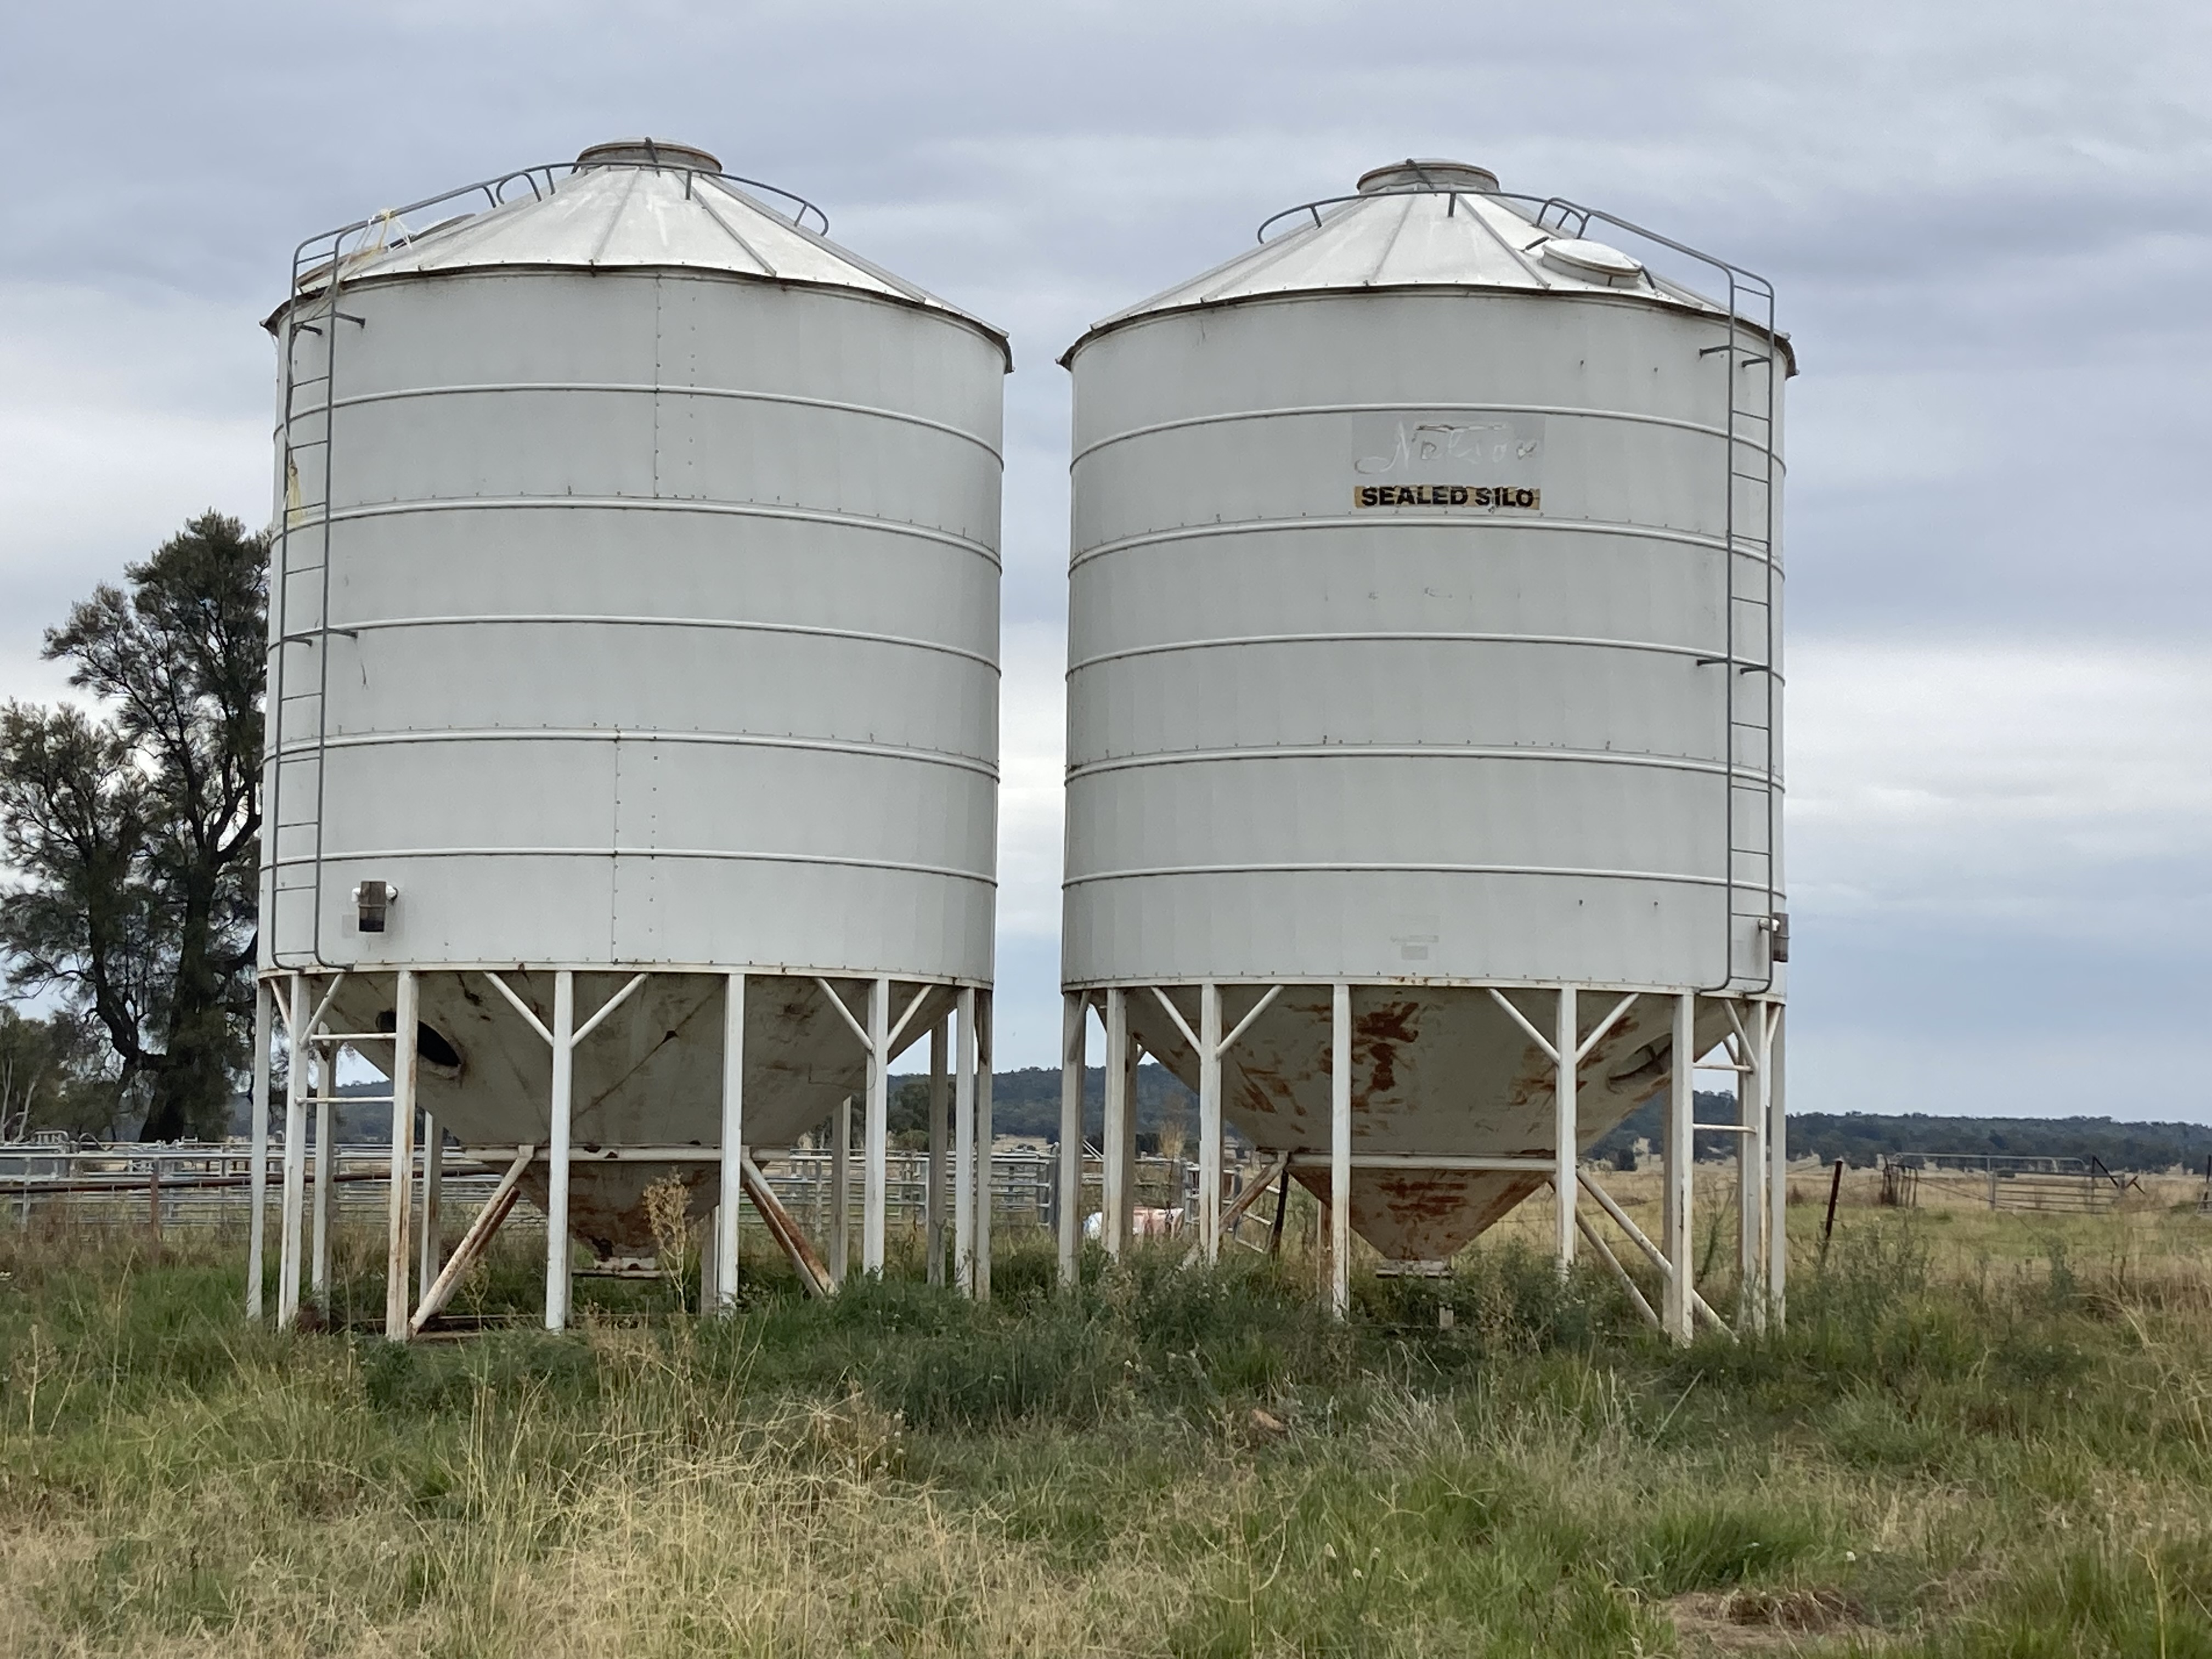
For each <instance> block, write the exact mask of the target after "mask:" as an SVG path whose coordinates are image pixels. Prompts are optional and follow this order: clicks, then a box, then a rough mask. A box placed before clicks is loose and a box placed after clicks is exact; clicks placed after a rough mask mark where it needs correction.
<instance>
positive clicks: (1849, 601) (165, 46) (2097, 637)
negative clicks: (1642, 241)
mask: <svg viewBox="0 0 2212 1659" xmlns="http://www.w3.org/2000/svg"><path fill="white" fill-rule="evenodd" d="M641 132H649V133H651V134H652V135H653V136H655V137H671V138H679V139H682V140H685V141H688V142H691V143H698V144H701V145H703V146H704V147H706V148H707V149H712V150H714V152H715V153H716V154H718V155H720V157H721V158H722V160H723V162H724V165H725V166H726V167H729V168H730V169H731V170H732V171H734V172H738V173H749V174H751V175H754V176H756V177H760V178H764V179H772V180H775V181H776V182H778V183H781V184H784V185H788V186H789V187H790V188H792V189H793V190H796V191H801V192H802V193H804V194H805V195H807V196H809V197H812V198H813V199H814V200H816V201H818V202H820V203H821V204H823V206H824V207H825V208H827V210H829V214H830V216H831V218H832V220H833V222H834V224H835V229H836V236H837V238H838V240H841V241H842V242H844V243H846V244H847V245H848V246H851V247H853V248H854V249H855V250H857V251H859V252H863V253H865V254H866V255H867V256H869V257H870V258H873V259H875V260H877V261H878V262H879V263H882V264H886V265H889V266H890V267H891V268H893V269H895V270H898V271H899V272H901V273H902V274H903V275H905V276H908V277H911V278H912V279H914V280H915V281H917V282H919V283H922V284H924V285H925V286H927V287H928V288H931V289H934V290H935V291H937V292H938V293H939V294H941V295H945V296H946V297H947V298H948V299H950V300H951V301H955V302H956V303H957V304H959V305H961V306H963V307H967V308H968V309H969V310H972V311H974V312H975V313H979V314H981V315H982V316H984V317H987V318H989V319H992V320H994V322H997V323H999V324H1000V325H1003V326H1005V327H1006V328H1008V329H1009V330H1010V331H1012V336H1013V340H1014V348H1015V353H1016V361H1017V364H1018V373H1017V374H1015V376H1014V377H1013V378H1012V380H1010V381H1009V382H1008V386H1007V395H1008V422H1007V425H1008V448H1007V465H1006V501H1007V513H1006V547H1005V550H1006V641H1005V643H1006V681H1005V690H1006V719H1005V730H1006V794H1005V799H1004V806H1003V812H1002V823H1003V830H1002V841H1001V847H1000V866H1001V872H1002V877H1003V884H1002V887H1001V898H1000V968H999V976H1000V1010H1001V1013H1000V1024H1001V1042H1000V1048H1001V1063H1002V1064H1023V1063H1029V1064H1038V1063H1046V1062H1048V1061H1049V1060H1051V1059H1052V1058H1053V1054H1054V1046H1055V1043H1056V1040H1057V1022H1058V1006H1057V996H1056V992H1057V963H1058V942H1057V932H1058V922H1059V892H1058V880H1059V865H1060V808H1059V793H1060V791H1059V778H1058V775H1059V768H1060V741H1061V730H1060V720H1061V712H1060V710H1061V702H1060V697H1061V690H1060V670H1061V665H1062V664H1063V661H1064V657H1063V654H1062V636H1063V624H1064V617H1065V609H1066V607H1065V597H1064V590H1065V582H1064V569H1065V559H1066V426H1067V389H1066V376H1065V374H1063V372H1062V371H1061V370H1060V369H1059V368H1057V367H1055V366H1054V362H1053V360H1054V358H1055V357H1056V356H1058V355H1059V353H1060V351H1061V350H1062V349H1065V348H1066V345H1067V344H1068V343H1069V342H1070V341H1071V340H1073V338H1074V337H1075V336H1076V335H1077V334H1078V333H1079V332H1080V331H1081V330H1082V329H1083V328H1084V326H1085V325H1087V324H1088V323H1089V322H1091V320H1093V319H1096V318H1097V317H1100V316H1103V315H1104V314H1106V313H1109V312H1110V311H1112V310H1115V309H1117V308H1118V307H1121V306H1122V305H1125V304H1127V303H1128V302H1130V301H1133V300H1135V299H1138V298H1140V297H1142V296H1143V295H1147V294H1150V293H1152V292H1153V291H1155V290H1157V289H1161V288H1163V287H1165V286H1166V285H1168V284H1169V283H1171V282H1173V281H1175V280H1176V279H1178V278H1181V277H1183V276H1188V275H1191V274H1193V273H1194V272H1196V271H1198V270H1200V269H1203V268H1205V267H1206V266H1210V265H1212V264H1215V263H1217V262H1218V261H1219V260H1221V259H1223V258H1226V257H1228V256H1229V255H1231V254H1232V253H1234V252H1237V250H1238V249H1239V248H1241V247H1243V246H1248V245H1249V240H1250V238H1251V234H1252V231H1253V228H1254V227H1255V224H1256V223H1257V222H1259V221H1260V220H1261V218H1263V217H1265V216H1267V215H1268V214H1270V213H1272V212H1273V211H1275V210H1277V209H1279V208H1281V207H1284V206H1285V205H1288V204H1292V203H1295V202H1298V201H1302V200H1304V199H1306V198H1309V197H1315V196H1321V195H1331V194H1338V193H1341V192H1343V191H1347V190H1349V189H1350V188H1351V185H1352V180H1353V179H1354V178H1355V177H1356V176H1357V175H1358V173H1360V172H1361V171H1362V170H1363V169H1364V168H1366V167H1371V166H1373V165H1375V164H1376V163H1378V162H1381V161H1386V160H1389V159H1392V158H1395V157H1399V156H1404V155H1438V156H1450V157H1456V158H1459V159H1462V160H1467V161H1476V162H1480V163H1482V164H1484V165H1486V166H1488V167H1492V168H1493V169H1494V170H1495V171H1497V172H1498V174H1499V175H1500V176H1501V178H1502V179H1504V184H1505V187H1506V188H1507V189H1509V190H1517V191H1534V192H1536V193H1539V194H1552V193H1558V194H1562V195H1566V196H1570V197H1576V198H1577V199H1580V200H1583V201H1585V202H1589V203H1593V204H1598V205H1601V206H1604V207H1607V208H1608V209H1610V210H1613V211H1615V212H1618V213H1620V214H1622V215H1623V216H1626V217H1629V218H1632V219H1635V220H1638V221H1640V222H1644V223H1646V224H1650V225H1653V226H1655V227H1658V228H1663V229H1666V230H1668V232H1670V233H1671V234H1674V235H1675V236H1677V237H1678V238H1680V239H1681V240H1686V241H1689V242H1692V243H1695V244H1699V245H1702V246H1708V247H1711V248H1712V249H1714V250H1716V251H1718V252H1723V253H1725V254H1726V255H1728V256H1729V257H1730V258H1734V259H1735V260H1736V261H1737V262H1738V263H1740V264H1746V265H1748V266H1750V267H1752V268H1753V269H1754V270H1760V271H1762V272H1765V273H1766V274H1768V275H1771V276H1772V277H1773V278H1774V280H1775V281H1776V283H1777V284H1778V288H1779V289H1780V293H1781V302H1782V315H1783V325H1784V327H1786V328H1788V329H1790V331H1791V332H1792V334H1793V335H1794V337H1795V339H1796V345H1797V349H1798V351H1799V355H1800V359H1801V363H1802V370H1803V373H1802V377H1801V378H1800V379H1798V380H1796V381H1794V382H1793V383H1792V384H1791V386H1790V403H1791V410H1790V439H1789V446H1790V456H1789V459H1790V495H1789V500H1788V508H1787V510H1788V523H1789V532H1788V556H1789V561H1790V573H1791V574H1790V606H1791V611H1790V621H1791V635H1790V659H1791V670H1792V671H1791V684H1790V721H1791V726H1790V752H1789V757H1788V764H1789V775H1790V789H1791V794H1790V818H1789V824H1790V866H1791V875H1792V883H1791V885H1792V889H1793V893H1792V912H1793V915H1792V931H1793V935H1794V939H1793V944H1794V954H1795V958H1796V960H1795V962H1794V963H1793V972H1794V980H1793V986H1792V994H1793V1003H1792V1008H1793V1026H1792V1030H1793V1036H1792V1048H1791V1054H1790V1059H1791V1065H1792V1073H1793V1077H1792V1097H1791V1103H1792V1105H1793V1106H1794V1107H1796V1108H1797V1109H1802V1110H1834V1109H1853V1108H1859V1109H1923V1110H1932V1111H1953V1112H1965V1111H2003V1110H2014V1109H2017V1110H2023V1111H2033V1112H2059V1111H2069V1110H2087V1111H2094V1112H2110V1113H2112V1114H2114V1115H2119V1116H2123V1117H2131V1118H2140V1117H2188V1118H2194V1119H2197V1120H2212V1066H2207V1065H2206V1064H2205V1062H2204V1059H2203V1048H2204V1044H2205V1032H2206V1029H2207V1026H2208V1024H2212V1022H2208V1018H2207V1005H2208V1000H2212V999H2209V996H2208V994H2212V652H2208V649H2207V647H2208V640H2212V558H2208V542H2212V532H2208V526H2212V464H2208V458H2212V7H2207V6H2205V5H2204V4H2203V3H2202V0H2170V3H2145V4H2135V3H2112V0H2106V3H2102V4H2100V5H2098V6H2096V7H2093V8H2091V7H2085V6H2082V5H2080V4H2070V5H2059V4H2056V3H2049V0H2008V3H2003V4H1978V3H1967V0H1953V3H1948V4H1945V5H1941V6H1930V5H1927V4H1925V3H1917V0H1915V3H1897V0H1854V3H1850V4H1848V5H1845V4H1835V3H1793V4H1785V5H1777V4H1772V3H1709V4H1703V5H1668V4H1661V3H1650V0H1639V3H1635V4H1621V5H1577V4H1571V3H1560V4H1551V5H1540V6H1526V7H1514V8H1507V7H1504V6H1500V5H1496V4H1489V5H1480V4H1478V5H1465V6H1455V7H1446V6H1441V5H1415V4H1401V5H1395V6H1383V5H1369V6H1352V5H1332V4H1312V3H1299V0H1270V3H1267V4H1266V5H1242V4H1209V3H1206V0H1179V3H1173V4H1156V3H1150V0H1116V3H1113V4H1110V5H1109V4H1092V5H1054V4H1050V3H1042V0H1030V3H1022V4H1015V3H1008V4H969V5H957V6H955V5H929V4H914V3H908V4H901V5H896V6H894V5H890V4H882V5H841V4H835V3H819V0H817V3H810V4H791V5H747V4H744V3H723V4H719V5H690V4H652V3H634V0H633V3H627V4H623V5H620V6H615V5H603V4H563V3H559V0H538V3H532V4H477V3H470V0H438V3H435V4H432V3H422V4H403V5H379V4H376V3H374V0H365V3H357V4H355V5H352V6H349V7H347V8H344V9H343V10H341V9H338V8H335V7H331V8H325V7H318V6H314V5H307V6H301V5H299V4H296V3H295V4H291V5H287V6H283V7H278V6H274V5H258V4H251V5H250V4H235V3H222V0H199V3H195V4H192V5H189V6H179V5H174V4H161V5H155V4H150V3H147V4H112V3H101V0H89V3H88V0H74V3H71V4H69V5H66V6H35V7H34V6H30V5H15V6H11V7H9V8H8V9H6V11H5V14H4V17H0V136H4V139H5V143H6V148H7V153H8V155H9V158H10V162H11V165H10V167H9V180H10V182H9V186H8V188H7V190H6V191H5V193H4V196H0V695H5V696H26V697H42V696H52V695H53V694H54V693H55V692H56V691H57V690H58V689H59V678H58V675H57V673H56V672H55V671H54V670H53V668H52V666H51V665H46V664H43V663H41V662H40V661H39V660H38V643H39V634H40V629H41V628H43V627H44V626H45V625H46V624H47V623H50V622H52V621H53V620H55V619H56V618H58V616H59V615H60V614H61V612H62V611H63V610H64V607H65V606H66V605H67V604H68V603H69V601H70V599H73V598H75V597H76V596H77V595H79V594H81V593H82V592H84V591H85V590H86V589H87V588H88V587H89V586H91V584H92V583H94V581H96V580H101V579H104V578H110V577H112V576H114V575H115V574H117V573H118V571H119V569H120V567H121V566H122V564H123V563H124V562H125V560H126V559H130V558H132V557H135V556H140V555H142V554H143V553H144V552H145V551H146V550H149V548H150V547H151V546H153V545H154V544H155V543H157V542H158V541H159V540H160V539H161V538H162V537H163V536H164V535H166V534H167V533H168V532H170V531H172V530H173V528H174V527H175V526H177V525H178V524H179V522H180V521H181V520H183V519H184V518H185V517H186V516H187V515H188V514H190V513H194V512H196V511H198V510H200V509H202V508H204V507H207V506H210V505H214V506H216V507H222V508H223V509H225V510H226V511H229V512H232V513H237V514H239V515H240V516H241V517H243V518H246V520H249V521H250V522H253V523H257V524H258V523H259V522H261V521H262V520H264V519H265V518H266V516H267V513H268V501H269V495H270V491H269V487H268V483H267V476H266V475H267V467H268V444H267V426H268V410H269V407H270V399H271V390H270V376H271V372H272V364H271V354H270V346H269V343H268V340H267V337H265V336H264V334H263V333H262V332H261V331H260V330H259V328H258V326H257V325H256V319H258V318H259V317H261V316H263V315H264V314H265V313H267V312H268V310H269V309H270V307H271V305H272V304H273V303H274V302H275V301H276V298H277V297H278V295H279V294H280V292H281V290H282V286H283V273H284V271H285V270H286V268H287V261H288V258H289V251H290V248H291V246H292V245H293V243H294V242H295V241H296V240H299V238H301V236H303V235H305V234H307V233H309V232H311V231H313V230H316V229H319V228H323V227H325V226H327V225H330V224H333V223H337V222H343V221H345V220H350V219H353V218H356V217H359V216H362V214H364V213H366V212H369V211H373V210H376V209H378V208H380V207H382V206H386V205H389V204H393V203H396V202H400V201H404V200H408V199H411V198H413V197H417V196H422V195H427V194H429V193H430V192H432V191H435V190H437V189H440V188H442V187H444V186H447V185H454V184H459V183H462V182H465V181H466V180H468V179H474V178H478V177H481V176H483V175H485V174H487V173H494V172H498V171H501V170H504V169H506V168H507V167H513V166H517V165H520V164H524V163H529V162H539V161H560V160H562V159H565V158H567V157H568V156H570V155H574V153H575V151H576V150H577V149H580V147H581V146H583V145H584V144H586V143H591V142H593V141H596V140H599V139H604V138H609V137H618V136H627V135H631V134H636V133H641Z"/></svg>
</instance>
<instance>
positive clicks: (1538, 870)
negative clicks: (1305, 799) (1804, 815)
mask: <svg viewBox="0 0 2212 1659" xmlns="http://www.w3.org/2000/svg"><path fill="white" fill-rule="evenodd" d="M1400 874H1405V875H1416V876H1559V877H1562V878H1569V879H1573V880H1583V879H1593V880H1595V879H1604V880H1610V881H1669V882H1677V883H1680V884H1685V885H1688V886H1692V887H1729V886H1733V885H1739V884H1736V883H1732V882H1731V881H1730V880H1729V878H1728V877H1726V876H1691V875H1680V874H1676V873H1674V872H1668V871H1661V870H1577V869H1572V868H1570V867H1568V866H1564V865H1546V864H1421V863H1414V862H1410V861H1409V862H1405V863H1389V864H1337V863H1299V864H1161V865H1152V866H1145V867H1142V868H1139V869H1131V870H1094V871H1091V872H1089V873H1088V874H1085V875H1079V876H1069V877H1066V878H1064V879H1063V880H1062V881H1061V882H1060V886H1061V887H1062V888H1063V889H1065V888H1069V887H1080V886H1083V885H1084V884H1086V883H1089V882H1094V881H1139V880H1144V879H1146V878H1151V877H1157V876H1270V875H1380V876H1391V875H1400Z"/></svg>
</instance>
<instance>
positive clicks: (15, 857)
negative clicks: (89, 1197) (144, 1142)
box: [0, 512, 269, 1140]
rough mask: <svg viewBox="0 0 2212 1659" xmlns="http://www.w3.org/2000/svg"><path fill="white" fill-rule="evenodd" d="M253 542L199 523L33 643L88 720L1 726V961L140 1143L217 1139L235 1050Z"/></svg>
mask: <svg viewBox="0 0 2212 1659" xmlns="http://www.w3.org/2000/svg"><path fill="white" fill-rule="evenodd" d="M268 568H269V548H268V542H267V538H265V537H264V536H261V535H257V534H252V533H249V532H247V530H246V526H244V525H242V524H241V523H240V522H239V521H238V520H235V519H233V518H229V517H227V516H225V515H224V514H222V513H215V512H209V513H203V514H202V515H200V516H199V517H198V518H196V519H193V520H191V521H190V522H189V523H187V524H186V525H185V527H184V529H183V530H182V531H180V532H179V533H178V534H176V535H175V536H173V537H171V538H169V539H168V540H167V541H166V542H164V543H163V544H161V547H160V548H159V549H158V550H156V551H155V553H154V555H153V556H152V557H150V558H149V559H147V560H145V561H144V562H141V563H137V564H132V565H130V566H127V567H126V568H125V573H124V574H125V580H126V586H121V587H118V586H112V585H109V584H105V583H103V584H102V585H101V586H99V587H98V588H96V589H94V592H93V593H92V595H91V597H90V598H88V599H85V600H83V601H82V602H81V603H79V604H78V605H76V606H75V607H74V608H73V609H72V610H71V611H70V616H69V619H68V620H67V621H66V622H65V623H63V625H62V626H61V627H59V628H57V629H51V630H49V631H48V633H47V635H46V656H47V658H48V659H58V660H64V661H66V662H68V663H69V664H70V684H72V685H74V686H76V687H77V688H78V689H79V690H82V691H83V692H85V693H86V694H88V704H89V707H88V708H86V707H79V706H76V705H74V704H69V703H64V704H59V705H57V706H53V707H38V706H33V705H28V704H23V703H10V704H9V705H8V707H7V708H6V709H5V711H4V712H0V854H4V855H5V857H6V859H7V861H8V862H9V865H10V866H13V868H12V872H11V874H12V878H13V879H12V881H11V882H10V883H9V889H8V890H7V891H5V892H4V893H0V955H4V957H5V959H6V963H7V969H8V976H9V984H10V987H11V988H12V989H13V990H14V991H15V992H16V993H18V994H38V993H47V994H59V996H60V997H61V998H62V1000H64V1002H65V1003H66V1004H67V1005H68V1006H70V1007H71V1008H73V1009H77V1010H81V1011H82V1012H84V1013H85V1014H86V1015H87V1016H88V1017H89V1018H90V1020H91V1021H92V1022H93V1023H94V1024H96V1025H97V1027H98V1029H99V1030H100V1034H101V1036H102V1037H103V1038H104V1040H105V1042H106V1046H107V1048H109V1049H111V1050H112V1059H113V1062H114V1063H113V1066H112V1075H113V1079H114V1082H115V1085H116V1086H117V1087H118V1090H119V1091H122V1096H123V1097H124V1098H125V1099H141V1100H143V1102H144V1103H145V1115H144V1120H143V1128H142V1130H141V1133H142V1134H143V1135H144V1136H145V1137H146V1138H147V1139H162V1140H168V1139H177V1138H179V1137H180V1136H184V1135H186V1134H210V1133H221V1132H222V1128H223V1127H224V1125H225V1124H226V1122H227V1121H228V1114H229V1104H230V1100H231V1097H232V1093H233V1090H234V1080H235V1079H236V1077H237V1075H238V1073H239V1071H240V1067H241V1064H242V1060H243V1056H244V1052H245V1049H246V1023H247V1021H248V1019H249V1018H250V1013H251V1002H252V969H253V955H254V939H253V929H254V901H255V894H254V885H255V870H256V866H257V865H258V860H259V842H260V834H261V737H262V710H261V704H262V690H263V685H264V679H265V665H266V656H265V637H266V636H265V633H264V629H265V625H266V624H265V618H266V615H267V610H268V598H269V587H268Z"/></svg>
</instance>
